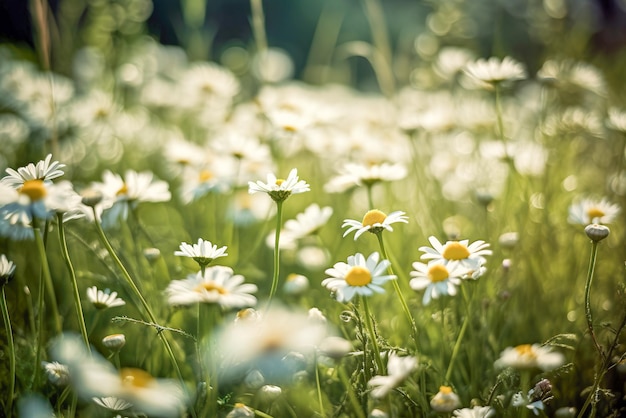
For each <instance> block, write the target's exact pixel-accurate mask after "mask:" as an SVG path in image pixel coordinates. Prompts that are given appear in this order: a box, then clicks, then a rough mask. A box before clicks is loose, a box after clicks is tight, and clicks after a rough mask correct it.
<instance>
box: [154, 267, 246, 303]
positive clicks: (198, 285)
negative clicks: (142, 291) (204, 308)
mask: <svg viewBox="0 0 626 418" xmlns="http://www.w3.org/2000/svg"><path fill="white" fill-rule="evenodd" d="M243 281H244V277H243V276H241V275H238V274H237V275H234V274H233V270H232V269H231V268H230V267H225V266H213V267H209V268H208V269H206V270H205V271H204V273H203V272H201V271H200V272H198V273H197V274H195V275H194V274H192V275H189V276H188V277H187V278H186V279H183V280H173V281H172V282H170V284H169V286H168V287H167V289H166V290H165V292H166V293H167V300H168V302H169V304H170V305H175V306H179V305H191V304H194V303H215V304H218V305H220V306H221V307H222V308H225V309H228V308H244V307H248V306H254V305H256V297H254V296H252V295H251V293H255V292H256V291H257V286H256V285H254V284H250V283H245V284H244V283H243Z"/></svg>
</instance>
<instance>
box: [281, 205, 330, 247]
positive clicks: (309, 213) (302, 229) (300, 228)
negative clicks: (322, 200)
mask: <svg viewBox="0 0 626 418" xmlns="http://www.w3.org/2000/svg"><path fill="white" fill-rule="evenodd" d="M332 214H333V208H331V207H330V206H326V207H323V208H320V207H319V205H318V204H317V203H313V204H312V205H310V206H308V207H307V208H306V209H305V210H304V212H302V213H299V214H297V215H296V219H289V220H288V221H287V222H285V227H284V228H283V231H282V232H281V236H282V234H283V233H284V234H287V235H289V236H291V237H292V238H293V239H296V240H297V239H300V238H304V237H306V236H308V235H312V234H314V233H315V232H317V231H318V230H319V229H320V228H321V227H322V226H324V225H326V222H328V219H329V218H330V216H331V215H332Z"/></svg>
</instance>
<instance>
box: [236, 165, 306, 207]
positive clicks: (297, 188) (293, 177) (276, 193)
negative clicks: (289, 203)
mask: <svg viewBox="0 0 626 418" xmlns="http://www.w3.org/2000/svg"><path fill="white" fill-rule="evenodd" d="M248 186H249V188H248V193H250V194H254V193H257V192H263V193H267V194H268V195H269V196H270V197H271V198H272V200H274V201H275V202H283V201H284V200H285V199H287V198H288V197H289V196H291V195H292V194H298V193H304V192H308V191H310V190H311V188H310V187H309V185H308V184H307V182H306V181H304V180H299V178H298V170H297V169H295V168H294V169H292V170H291V171H290V172H289V176H287V179H286V180H283V179H278V178H276V176H275V175H274V174H272V173H269V174H268V175H267V183H263V182H262V181H260V180H259V181H257V182H256V183H255V182H252V181H250V182H248Z"/></svg>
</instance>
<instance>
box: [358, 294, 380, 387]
mask: <svg viewBox="0 0 626 418" xmlns="http://www.w3.org/2000/svg"><path fill="white" fill-rule="evenodd" d="M361 300H362V301H363V313H364V315H365V326H366V327H367V332H368V333H369V335H370V340H371V341H372V349H373V350H374V360H375V361H376V366H377V367H378V374H379V375H384V374H385V366H384V365H383V359H382V358H381V357H380V348H378V339H377V338H376V332H374V323H373V321H372V315H371V314H370V308H369V305H368V303H367V297H362V298H361Z"/></svg>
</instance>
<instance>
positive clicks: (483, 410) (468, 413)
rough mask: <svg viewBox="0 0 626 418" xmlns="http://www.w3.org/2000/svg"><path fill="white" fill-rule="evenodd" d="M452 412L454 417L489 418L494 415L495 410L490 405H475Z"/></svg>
mask: <svg viewBox="0 0 626 418" xmlns="http://www.w3.org/2000/svg"><path fill="white" fill-rule="evenodd" d="M452 414H453V416H454V417H456V418H491V417H493V416H495V414H496V411H495V409H493V408H492V407H490V406H475V407H473V408H463V409H457V410H456V411H454V412H453V413H452Z"/></svg>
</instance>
